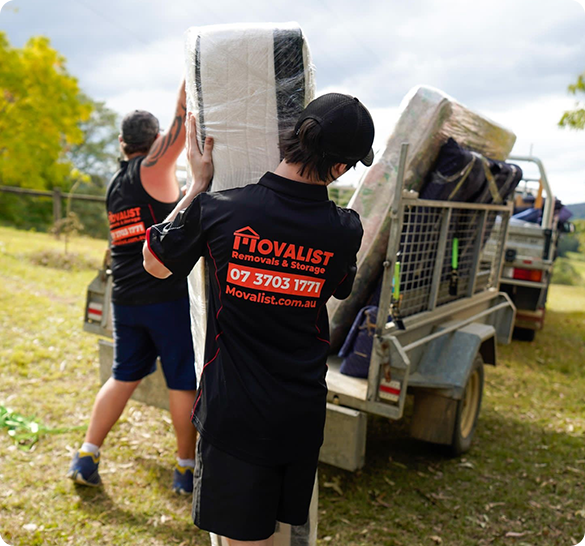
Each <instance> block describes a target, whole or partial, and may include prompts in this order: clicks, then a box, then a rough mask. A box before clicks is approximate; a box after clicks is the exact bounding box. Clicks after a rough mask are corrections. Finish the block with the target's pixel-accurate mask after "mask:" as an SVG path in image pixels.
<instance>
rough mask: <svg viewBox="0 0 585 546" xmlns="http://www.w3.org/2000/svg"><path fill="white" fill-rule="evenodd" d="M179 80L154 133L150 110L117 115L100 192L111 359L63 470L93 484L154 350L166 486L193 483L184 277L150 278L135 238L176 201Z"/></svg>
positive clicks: (181, 138)
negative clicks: (167, 446)
mask: <svg viewBox="0 0 585 546" xmlns="http://www.w3.org/2000/svg"><path fill="white" fill-rule="evenodd" d="M185 102H186V98H185V85H184V82H183V83H182V84H181V87H180V91H179V96H178V99H177V105H176V110H175V115H174V118H173V121H172V123H171V126H170V127H169V130H168V131H167V132H166V133H165V134H164V135H161V134H160V133H159V123H158V120H157V119H156V117H154V116H153V115H152V114H151V113H149V112H146V111H144V110H134V111H133V112H130V113H129V114H128V115H126V116H125V117H124V119H123V121H122V127H121V134H120V137H119V140H120V148H121V151H122V153H123V155H124V157H125V160H124V161H122V162H121V165H120V170H119V171H118V172H117V173H116V174H115V176H114V177H113V179H112V180H111V182H110V184H109V186H108V191H107V211H108V220H109V224H110V239H111V257H112V274H113V281H114V282H113V290H112V302H113V327H114V365H113V367H112V377H111V378H110V379H108V381H107V382H106V383H105V384H104V386H103V387H102V389H101V390H100V392H99V393H98V395H97V398H96V400H95V404H94V407H93V411H92V415H91V419H90V423H89V427H88V430H87V434H86V437H85V442H84V443H83V445H82V446H81V449H80V450H79V451H78V452H77V453H75V455H74V457H73V461H72V463H71V467H70V469H69V472H68V477H70V478H71V479H73V480H74V481H76V482H77V483H80V484H83V485H91V486H97V485H100V484H101V479H100V475H99V472H98V465H99V459H100V453H99V450H100V448H101V446H102V443H103V441H104V440H105V438H106V435H107V434H108V433H109V431H110V429H111V428H112V427H113V426H114V424H115V423H116V421H117V420H118V418H119V417H120V415H121V413H122V411H123V409H124V407H125V405H126V403H127V401H128V399H129V398H130V396H131V395H132V392H133V391H134V389H135V388H136V387H137V386H138V384H139V382H140V380H141V379H142V378H143V377H145V376H146V375H148V374H150V373H152V372H154V371H155V369H156V360H157V357H158V356H160V359H161V364H162V368H163V373H164V375H165V380H166V383H167V386H168V388H169V406H170V411H171V417H172V421H173V425H174V428H175V432H176V436H177V445H178V449H177V458H178V460H177V464H176V466H175V470H174V475H173V489H174V490H175V491H176V492H180V493H190V492H191V491H192V490H193V467H194V464H195V461H194V456H195V440H196V432H195V430H194V428H193V426H192V424H191V422H190V419H189V415H190V412H191V408H192V406H193V402H194V400H195V388H196V384H195V370H194V354H193V344H192V342H191V339H190V316H189V300H188V293H187V283H186V280H185V279H184V278H179V277H175V278H170V279H165V280H160V279H155V278H153V277H152V276H151V275H149V274H148V273H146V271H144V268H143V267H142V243H143V242H144V238H145V235H146V230H147V229H148V227H149V226H151V225H153V224H156V223H157V222H161V221H162V220H163V219H164V218H165V217H166V216H167V215H168V214H169V213H170V212H171V211H172V210H173V209H174V208H175V206H176V204H177V202H178V201H179V197H180V191H179V186H178V184H177V179H176V176H175V170H176V167H175V162H176V160H177V158H178V156H179V154H180V153H181V152H182V150H183V149H184V146H185V116H186V107H185Z"/></svg>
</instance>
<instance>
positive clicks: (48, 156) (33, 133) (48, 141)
mask: <svg viewBox="0 0 585 546" xmlns="http://www.w3.org/2000/svg"><path fill="white" fill-rule="evenodd" d="M117 126H118V119H117V115H116V113H115V112H113V111H112V110H109V109H108V108H107V107H106V106H105V104H104V103H103V102H94V101H92V100H91V99H90V98H89V97H87V96H86V95H84V94H83V93H82V92H81V90H80V89H79V86H78V83H77V80H76V79H75V78H74V77H72V76H71V75H70V74H69V73H68V72H67V70H66V62H65V58H64V57H63V56H62V55H60V54H59V53H58V52H57V51H55V50H54V49H53V48H51V46H50V42H49V40H48V39H47V38H44V37H34V38H31V39H30V40H29V41H28V42H27V44H26V45H25V46H24V47H23V48H14V47H12V46H11V45H10V43H9V42H8V40H7V38H6V34H5V33H3V32H0V184H1V185H10V186H21V187H28V188H35V189H49V190H50V189H53V188H54V187H60V188H61V189H62V190H63V191H68V190H69V189H70V188H71V187H72V186H73V185H75V184H78V186H79V188H78V189H79V192H80V193H86V194H91V195H100V196H103V195H104V194H105V188H106V185H107V181H108V179H109V177H110V176H111V174H112V173H113V172H114V171H115V170H116V158H117V156H118V153H119V151H118V141H117V135H118V127H117ZM80 179H81V182H79V181H80ZM71 209H73V212H75V213H76V214H77V215H78V216H79V217H82V218H83V219H84V221H83V224H84V231H85V232H86V233H89V234H91V235H93V236H97V237H103V238H105V237H107V224H106V216H105V211H104V206H103V205H101V204H99V203H91V202H81V203H79V202H76V203H74V204H73V205H72V207H70V209H69V210H71ZM68 218H69V219H70V218H71V215H68ZM0 219H1V220H2V223H6V224H10V225H15V226H18V227H22V228H35V229H38V230H48V229H49V228H50V227H51V225H52V204H51V202H50V200H48V199H42V198H41V199H39V198H31V197H26V196H20V195H9V194H1V198H0ZM65 220H67V218H66V219H65Z"/></svg>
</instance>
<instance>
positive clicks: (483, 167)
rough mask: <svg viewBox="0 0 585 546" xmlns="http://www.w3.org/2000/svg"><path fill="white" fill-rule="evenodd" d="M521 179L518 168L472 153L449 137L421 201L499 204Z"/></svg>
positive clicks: (423, 191) (520, 170) (507, 196)
mask: <svg viewBox="0 0 585 546" xmlns="http://www.w3.org/2000/svg"><path fill="white" fill-rule="evenodd" d="M521 179H522V169H520V167H518V166H517V165H513V164H512V163H505V162H504V161H497V160H495V159H491V158H489V157H484V156H483V155H481V154H479V153H477V152H472V151H470V150H467V149H465V148H464V147H463V146H460V145H459V144H458V143H457V142H456V141H455V140H454V139H452V138H449V139H448V140H447V142H446V143H445V144H443V146H442V147H441V151H440V153H439V157H438V159H437V163H436V165H435V168H434V170H433V172H432V173H431V175H430V176H429V180H428V182H427V183H426V184H425V186H424V188H423V189H422V191H421V192H420V196H421V198H422V199H434V200H438V201H463V202H467V203H485V204H486V205H489V204H490V203H495V204H500V203H503V202H504V201H506V200H507V199H508V198H509V197H510V196H511V195H512V193H513V191H514V190H515V189H516V186H517V185H518V184H519V182H520V180H521Z"/></svg>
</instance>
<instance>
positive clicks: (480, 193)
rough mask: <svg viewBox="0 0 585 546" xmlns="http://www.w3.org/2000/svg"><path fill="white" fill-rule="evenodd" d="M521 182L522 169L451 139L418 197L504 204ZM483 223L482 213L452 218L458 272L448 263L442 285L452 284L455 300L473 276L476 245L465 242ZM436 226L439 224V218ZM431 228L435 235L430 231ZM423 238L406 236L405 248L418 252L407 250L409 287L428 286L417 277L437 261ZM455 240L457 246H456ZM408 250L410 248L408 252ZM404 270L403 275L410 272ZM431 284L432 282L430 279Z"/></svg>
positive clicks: (489, 225) (451, 238) (486, 235)
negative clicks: (474, 226) (478, 224)
mask: <svg viewBox="0 0 585 546" xmlns="http://www.w3.org/2000/svg"><path fill="white" fill-rule="evenodd" d="M521 179H522V169H520V167H518V166H517V165H513V164H511V163H505V162H504V161H498V160H495V159H491V158H489V157H484V156H483V155H482V154H480V153H478V152H474V151H470V150H467V149H466V148H465V147H463V146H461V145H459V144H458V143H457V142H456V141H455V140H454V139H453V138H449V139H448V140H447V142H446V143H445V144H443V146H442V147H441V151H440V152H439V157H438V158H437V161H436V164H435V166H434V169H433V171H432V172H431V173H430V174H429V176H428V180H427V182H426V184H425V185H424V187H423V188H422V190H421V192H420V197H421V198H422V199H431V200H439V201H462V202H467V203H483V204H492V203H494V204H501V203H503V202H505V201H506V200H507V199H508V198H510V197H511V195H512V194H513V192H514V190H515V189H516V186H517V185H518V184H519V182H520V180H521ZM428 214H429V209H428V208H427V207H422V208H421V211H420V212H419V215H428ZM478 221H479V212H478V211H472V212H469V213H468V214H460V215H457V216H455V217H453V219H452V222H451V225H450V226H449V231H448V246H449V247H450V248H451V249H452V253H454V254H455V256H452V263H453V258H454V262H455V263H457V264H458V265H457V268H453V267H452V265H451V264H449V263H446V264H445V266H444V268H443V276H442V278H443V280H444V282H449V279H453V281H452V282H451V283H450V287H449V293H450V295H451V296H457V291H458V286H459V280H465V279H466V278H467V277H468V276H469V275H470V274H471V265H472V261H471V257H472V254H473V248H474V244H475V240H474V239H472V238H468V237H465V235H464V234H465V233H469V232H470V231H471V230H470V228H471V226H473V225H475V223H477V222H478ZM437 222H440V219H439V218H437ZM419 224H422V225H427V226H428V225H431V223H428V222H415V225H419ZM493 227H494V226H493V223H490V222H488V223H487V224H486V229H485V232H484V239H483V241H482V248H483V246H484V245H485V243H486V242H487V240H488V239H489V237H490V234H491V232H492V229H493ZM432 229H433V228H432V225H431V230H432ZM423 235H424V234H422V233H417V232H416V231H413V232H412V233H411V234H408V235H407V238H408V240H407V241H404V243H405V245H408V246H411V245H415V246H416V248H417V249H418V250H419V252H416V253H415V252H410V251H406V252H405V254H406V255H407V256H409V257H410V258H411V260H412V259H413V258H414V260H412V261H411V262H410V263H406V262H405V261H403V264H402V265H403V267H404V268H405V269H406V271H408V272H409V277H407V279H408V282H413V283H417V286H419V287H420V288H424V284H425V283H424V282H423V281H421V280H420V279H419V278H417V271H422V270H424V269H425V267H426V268H428V267H432V263H434V261H435V259H436V248H434V247H430V248H428V249H424V248H423V245H422V244H421V240H427V238H425V237H424V236H423ZM454 240H456V241H457V242H456V244H455V245H454V244H453V242H454ZM406 248H408V247H406ZM406 271H404V272H406ZM427 282H428V283H430V279H428V278H427Z"/></svg>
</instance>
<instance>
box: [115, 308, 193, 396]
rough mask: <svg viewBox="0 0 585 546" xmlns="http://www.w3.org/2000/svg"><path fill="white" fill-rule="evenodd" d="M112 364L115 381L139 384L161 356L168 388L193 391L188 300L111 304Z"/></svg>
mask: <svg viewBox="0 0 585 546" xmlns="http://www.w3.org/2000/svg"><path fill="white" fill-rule="evenodd" d="M113 326H114V365H113V366H112V377H113V378H114V379H117V380H118V381H138V380H139V379H142V378H143V377H146V376H147V375H149V374H151V373H153V372H154V371H155V370H156V359H157V357H158V356H160V360H161V363H162V369H163V373H164V376H165V380H166V383H167V387H168V388H169V389H173V390H181V391H191V390H195V389H196V379H195V355H194V353H193V339H192V337H191V319H190V315H189V299H188V298H183V299H180V300H175V301H169V302H164V303H153V304H149V305H118V304H113Z"/></svg>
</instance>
